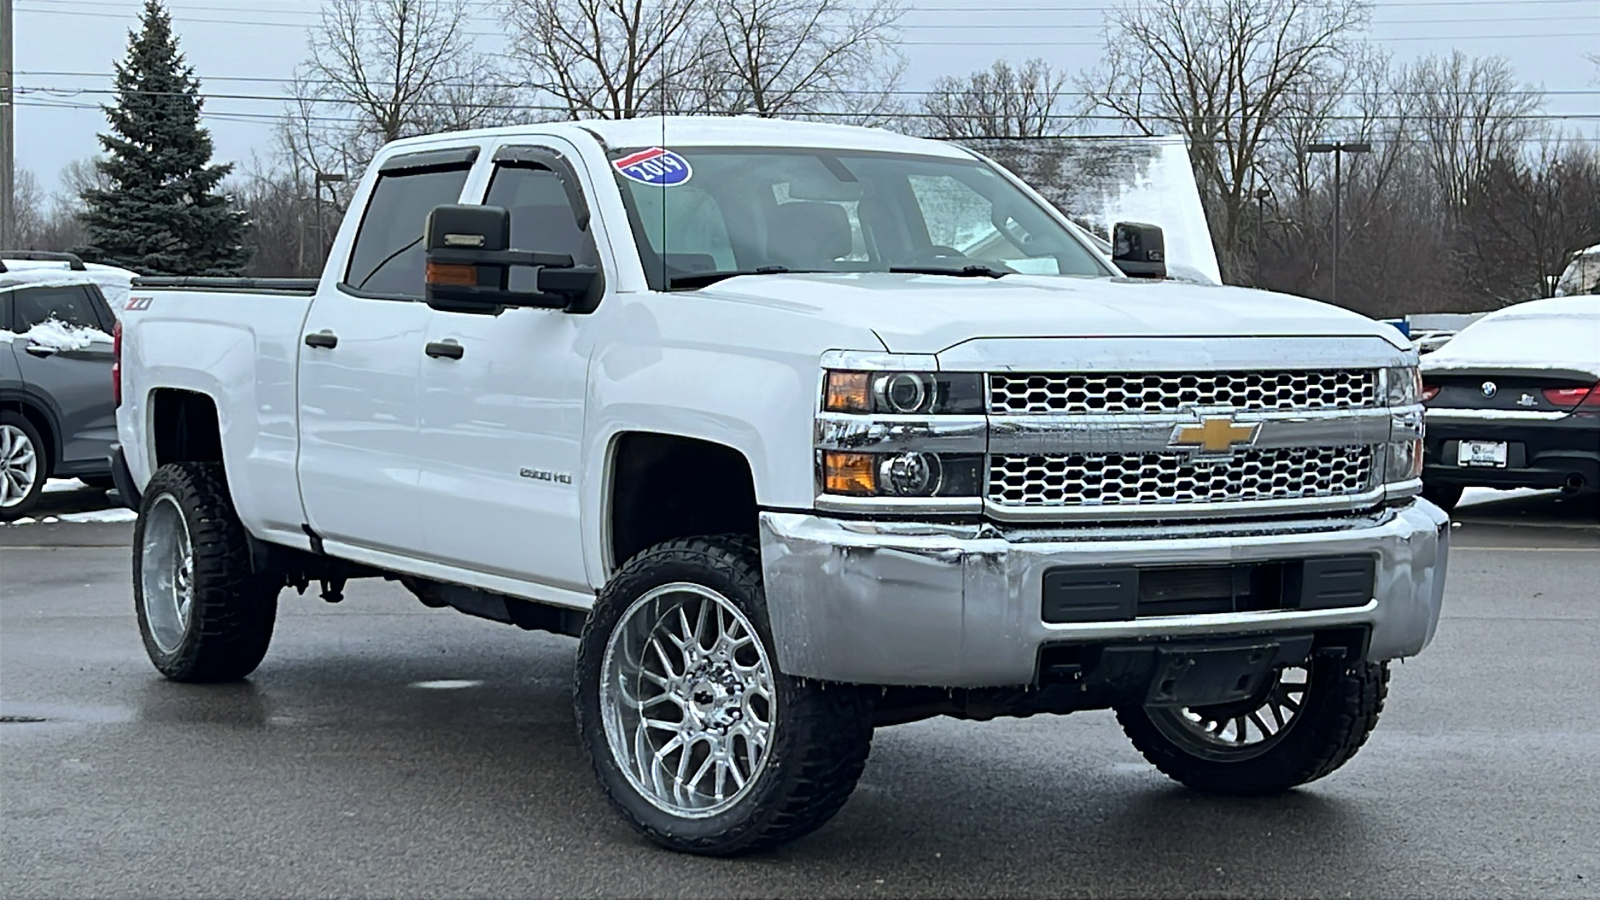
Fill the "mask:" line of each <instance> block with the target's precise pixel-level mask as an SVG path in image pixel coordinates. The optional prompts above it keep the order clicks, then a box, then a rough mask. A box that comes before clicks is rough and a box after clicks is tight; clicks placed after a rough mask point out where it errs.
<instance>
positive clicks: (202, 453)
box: [150, 389, 222, 467]
mask: <svg viewBox="0 0 1600 900" xmlns="http://www.w3.org/2000/svg"><path fill="white" fill-rule="evenodd" d="M150 405H151V410H152V412H153V421H152V436H153V437H154V439H155V448H156V460H155V462H156V466H157V467H160V466H164V465H166V464H167V463H176V462H222V426H221V423H220V420H219V419H218V418H217V404H216V402H215V401H213V400H212V399H211V398H210V397H207V396H206V395H205V394H196V393H194V392H193V391H179V390H170V389H169V390H159V391H155V392H153V393H152V394H151V395H150Z"/></svg>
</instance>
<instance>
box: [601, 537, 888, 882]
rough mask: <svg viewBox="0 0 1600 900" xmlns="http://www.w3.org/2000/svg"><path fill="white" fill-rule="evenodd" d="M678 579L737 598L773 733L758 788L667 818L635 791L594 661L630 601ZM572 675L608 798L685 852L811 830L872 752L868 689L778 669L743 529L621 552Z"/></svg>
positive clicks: (731, 850)
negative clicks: (766, 679) (753, 636)
mask: <svg viewBox="0 0 1600 900" xmlns="http://www.w3.org/2000/svg"><path fill="white" fill-rule="evenodd" d="M675 582H689V583H692V584H697V585H703V586H704V587H707V588H710V589H712V590H714V591H717V592H718V593H720V594H722V595H723V596H724V597H726V598H728V599H729V600H731V601H732V602H733V603H735V604H736V605H737V606H738V607H739V609H740V611H741V612H743V613H744V614H745V616H746V617H747V618H748V619H749V620H750V621H751V623H752V624H753V625H754V626H755V630H756V632H757V633H758V635H759V637H760V639H761V641H762V643H763V644H764V645H765V647H766V650H767V654H768V657H769V659H771V660H772V663H773V675H774V681H775V687H776V689H777V691H778V701H779V702H778V704H777V713H776V715H775V717H774V726H775V727H774V730H773V739H772V742H771V747H770V749H769V751H768V757H767V762H766V765H765V768H764V769H763V770H762V771H761V772H759V773H758V774H757V775H756V779H755V782H754V784H755V787H754V788H752V789H751V791H750V793H748V794H747V795H746V796H744V797H743V798H742V799H741V800H739V801H738V802H737V803H736V804H735V805H734V806H732V807H731V808H729V809H727V810H725V811H723V812H721V813H718V814H716V815H713V816H710V817H707V818H688V817H684V816H677V815H673V814H671V813H668V812H666V811H664V810H662V809H660V808H658V807H656V806H655V805H653V804H651V802H650V801H649V800H647V799H645V798H644V797H643V796H641V794H640V793H639V792H638V791H637V790H636V789H635V788H634V787H633V785H632V784H631V783H630V782H629V781H628V779H627V777H626V776H625V775H624V774H623V772H622V770H621V768H620V767H619V763H618V761H617V760H616V759H615V758H614V756H613V754H612V751H611V748H610V745H609V743H608V742H607V740H606V733H605V723H604V718H603V715H602V711H601V709H600V703H601V700H600V694H601V692H600V679H601V670H602V665H603V659H604V656H605V652H606V646H607V643H608V641H609V640H610V636H611V633H612V631H613V629H615V628H616V627H617V626H618V624H619V621H620V619H621V616H622V615H623V614H624V613H625V612H626V611H627V610H628V609H629V607H630V606H632V604H633V602H634V601H635V600H637V599H638V598H640V597H642V596H643V595H644V594H646V593H647V592H649V591H650V590H652V589H654V588H657V587H660V586H662V585H665V584H671V583H675ZM574 681H575V695H574V702H575V707H576V715H577V721H578V736H579V739H580V741H581V742H582V743H583V746H584V749H585V751H586V752H587V753H588V756H589V761H590V764H591V765H592V766H593V768H594V772H595V775H596V777H597V778H598V779H599V781H600V787H601V789H602V790H603V791H604V792H605V794H606V797H607V799H608V800H609V801H610V802H611V805H612V806H613V807H615V808H616V810H617V811H618V812H619V813H621V814H622V817H623V818H624V819H626V820H627V821H628V823H629V824H630V825H632V826H633V827H634V828H635V829H637V830H638V831H639V832H640V833H641V834H643V835H644V836H645V837H647V838H649V839H650V840H652V841H654V842H655V843H657V844H660V845H661V846H663V847H666V848H668V849H670V850H676V851H679V852H683V853H694V854H700V855H707V856H732V855H735V854H740V853H747V852H750V851H753V850H758V849H762V848H765V847H771V846H774V845H777V844H781V843H784V842H787V841H792V840H795V839H796V838H799V837H802V836H804V835H806V834H809V833H810V832H812V831H814V830H816V829H817V828H819V827H821V826H822V825H823V824H824V823H826V822H827V821H828V820H829V819H831V818H832V817H833V815H834V814H835V813H837V812H838V811H839V808H840V807H842V806H843V805H844V803H845V801H846V800H847V799H848V798H849V796H850V792H851V791H852V790H854V789H855V785H856V781H857V780H858V779H859V778H860V777H861V771H862V769H863V768H864V767H865V765H866V761H867V753H868V751H869V750H870V749H871V743H872V700H871V696H870V694H868V693H867V692H866V691H865V690H864V689H862V688H859V687H855V686H847V685H839V684H825V683H821V682H816V681H804V680H801V679H796V678H791V677H789V676H787V675H785V674H783V673H782V672H781V671H778V667H777V663H776V657H775V655H773V643H772V629H771V625H770V623H769V620H768V617H767V609H766V597H765V594H764V593H763V591H762V585H761V565H760V559H759V553H758V550H757V548H756V546H755V543H754V542H753V541H752V540H750V539H748V538H743V537H736V536H716V537H698V538H685V539H680V540H672V541H667V542H665V543H661V544H657V545H656V546H654V547H651V548H649V549H647V550H645V551H643V552H641V553H640V554H639V555H637V556H635V557H634V558H633V559H631V560H629V561H628V563H627V564H626V565H625V566H623V568H622V571H620V572H618V573H617V575H616V577H615V578H613V579H612V580H611V582H610V583H609V584H607V585H606V587H605V589H604V590H603V591H602V592H601V594H600V597H599V599H598V601H597V602H596V604H595V607H594V610H593V612H592V613H591V614H590V616H589V619H588V621H587V622H586V623H585V625H584V628H583V633H582V636H581V637H580V638H579V643H578V657H577V665H576V672H575V679H574Z"/></svg>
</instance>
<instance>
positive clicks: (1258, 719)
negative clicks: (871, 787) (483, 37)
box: [114, 118, 1448, 854]
mask: <svg viewBox="0 0 1600 900" xmlns="http://www.w3.org/2000/svg"><path fill="white" fill-rule="evenodd" d="M354 197H355V199H354V202H353V204H352V206H351V209H350V212H349V214H348V216H347V217H346V218H345V220H344V224H343V225H342V227H341V228H340V231H339V234H338V237H337V239H336V240H335V241H334V243H333V248H332V253H331V257H330V262H329V264H328V266H327V269H326V271H325V272H324V274H323V275H322V277H321V279H320V280H316V281H305V282H299V281H290V280H282V281H259V282H247V281H226V280H221V281H219V280H188V281H182V280H149V281H145V282H142V283H140V284H139V285H137V286H136V287H135V288H134V290H133V292H132V295H131V296H130V298H129V300H128V303H127V306H126V309H125V310H124V311H123V318H122V326H121V328H120V334H119V335H118V343H117V353H118V366H119V372H120V375H119V388H120V404H121V405H120V408H119V413H118V425H119V437H120V449H119V450H118V452H117V454H116V456H115V458H114V463H115V466H114V467H115V471H116V476H117V478H118V480H119V483H120V485H121V488H122V491H123V493H124V495H125V496H127V497H128V498H129V499H130V502H132V503H134V504H135V505H137V506H138V508H139V512H140V516H139V524H138V527H137V532H136V537H135V541H136V543H135V551H134V589H135V595H136V606H137V609H138V617H139V623H140V629H141V631H142V633H143V638H144V643H145V646H146V648H147V649H148V651H149V654H150V657H151V658H152V660H153V661H154V663H155V665H156V667H157V668H158V669H159V670H160V671H161V672H163V673H164V674H165V675H167V676H168V677H170V678H173V679H177V680H180V681H209V680H219V679H229V678H239V677H242V676H244V675H246V674H248V673H250V672H251V671H252V670H254V669H255V667H256V666H257V664H258V663H259V662H260V661H261V659H262V657H263V655H264V654H265V652H266V650H267V644H268V641H269V639H270V637H271V634H272V628H273V619H274V615H275V611H276V603H277V597H278V594H279V592H280V591H281V589H282V588H284V587H285V586H296V587H299V588H300V589H301V590H302V591H303V590H304V589H305V588H306V587H307V586H308V585H309V584H318V585H320V589H321V591H322V593H323V595H324V596H325V597H326V598H328V599H338V597H339V596H340V593H339V592H340V590H341V588H342V587H343V585H344V583H345V581H346V579H349V578H356V577H368V576H380V577H388V578H393V579H397V580H398V581H399V582H400V583H401V584H403V585H404V586H405V587H406V588H408V589H409V590H410V591H411V592H412V593H414V594H415V595H416V596H417V598H419V599H420V600H421V601H422V602H423V603H425V604H429V605H431V606H439V607H443V606H449V607H454V608H457V609H459V610H461V611H463V612H467V613H471V614H473V615H477V616H483V617H487V618H490V619H496V620H499V621H503V622H506V623H510V624H514V625H518V626H521V627H523V628H529V629H543V630H548V631H554V632H559V633H564V634H568V635H573V636H576V637H577V638H578V651H577V664H576V675H575V691H576V709H577V722H578V728H579V729H580V733H581V739H582V743H583V744H584V746H585V747H586V748H587V750H588V752H589V755H590V757H591V759H592V761H593V766H594V770H595V772H596V774H597V776H598V778H599V781H600V784H601V786H602V787H603V789H604V791H605V793H606V794H607V795H608V796H609V798H610V800H611V802H612V803H613V804H614V805H615V807H616V809H617V810H618V811H619V812H620V813H621V814H622V815H623V816H624V817H626V818H627V820H628V821H629V822H630V823H632V825H633V826H635V827H636V828H637V829H638V830H639V831H641V832H642V833H644V834H645V835H647V836H648V837H649V838H651V839H653V840H655V841H657V842H659V843H661V844H663V845H665V846H667V847H671V848H674V849H678V850H683V851H688V852H695V853H706V854H732V853H737V852H741V851H744V850H749V849H752V848H755V847H760V846H765V845H771V844H774V843H777V842H780V841H784V840H789V839H792V838H795V837H798V836H800V835H802V834H805V833H807V832H808V831H810V830H812V829H815V828H817V827H818V826H820V825H821V824H822V823H823V822H825V821H826V820H827V819H828V818H829V817H830V816H831V815H832V814H833V813H834V812H835V811H837V810H838V809H839V807H840V806H841V805H842V804H843V803H844V802H845V799H846V798H847V797H848V795H849V794H850V792H851V790H852V788H853V787H854V785H855V782H856V780H857V778H858V776H859V775H860V774H861V771H862V767H863V765H864V763H865V761H866V757H867V752H868V747H869V744H870V741H871V737H872V731H873V728H874V727H877V726H884V725H892V724H896V723H901V722H909V721H913V720H917V719H923V718H927V717H931V716H936V715H949V716H956V717H962V718H969V719H989V718H992V717H995V716H1026V715H1031V714H1035V713H1067V712H1072V711H1077V710H1089V709H1108V708H1109V709H1115V710H1116V715H1117V717H1118V719H1119V720H1120V722H1121V724H1122V726H1123V728H1124V729H1125V730H1126V732H1127V734H1128V736H1129V737H1130V738H1131V739H1132V741H1133V742H1134V744H1135V745H1136V746H1137V747H1138V749H1139V750H1140V751H1141V752H1142V753H1143V754H1144V755H1145V756H1146V757H1147V758H1148V759H1149V760H1150V761H1151V762H1152V763H1153V764H1154V765H1155V766H1156V767H1158V768H1159V769H1160V770H1161V771H1163V772H1165V773H1167V774H1168V775H1170V776H1172V777H1173V778H1175V779H1177V780H1179V781H1181V782H1183V783H1184V784H1187V785H1190V786H1192V787H1194V788H1196V789H1200V790H1204V791H1213V792H1221V793H1229V794H1270V793H1276V792H1281V791H1284V790H1287V789H1289V788H1292V787H1295V786H1296V785H1299V784H1303V783H1305V782H1308V781H1311V780H1313V779H1316V778H1319V777H1321V776H1323V775H1326V774H1328V773H1330V772H1332V771H1333V770H1335V769H1337V768H1338V767H1339V766H1341V765H1342V764H1343V763H1344V762H1345V761H1347V760H1348V759H1349V758H1350V757H1351V756H1352V755H1353V754H1354V753H1355V752H1356V750H1357V749H1358V748H1359V747H1360V746H1361V744H1362V742H1363V741H1364V740H1365V739H1366V737H1367V735H1368V733H1369V732H1370V730H1371V729H1372V728H1373V726H1374V725H1375V723H1376V721H1377V718H1378V714H1379V711H1380V709H1381V707H1382V704H1383V699H1384V695H1385V691H1386V687H1387V679H1388V672H1387V664H1388V661H1389V660H1391V659H1395V658H1398V657H1404V656H1409V655H1412V654H1415V653H1417V652H1419V651H1420V650H1422V649H1423V647H1425V646H1426V645H1427V644H1428V642H1429V641H1430V639H1431V638H1432V637H1433V633H1434V629H1435V626H1436V624H1437V621H1438V616H1439V608H1440V600H1441V595H1442V593H1443V587H1444V575H1445V557H1446V544H1447V535H1448V530H1447V524H1448V520H1447V518H1446V516H1445V515H1444V514H1443V513H1442V512H1440V510H1439V509H1438V508H1437V507H1435V506H1433V505H1432V504H1430V503H1428V502H1426V501H1424V500H1422V499H1420V498H1419V497H1418V492H1419V490H1420V488H1421V482H1420V481H1419V478H1418V476H1419V469H1420V466H1421V454H1420V451H1419V444H1420V439H1421V437H1422V407H1421V405H1420V403H1419V398H1418V393H1419V384H1418V379H1417V374H1416V364H1417V357H1416V353H1415V351H1414V350H1412V349H1411V347H1410V345H1409V344H1408V343H1407V342H1406V341H1405V340H1404V339H1403V338H1401V337H1400V335H1399V334H1398V333H1397V332H1395V331H1394V330H1393V329H1391V328H1389V327H1387V326H1384V325H1379V324H1377V323H1374V322H1372V321H1370V320H1368V319H1365V318H1363V317H1361V316H1359V315H1355V314H1353V313H1350V312H1346V311H1344V310H1340V309H1336V308H1333V307H1329V306H1325V305H1323V304H1320V303H1315V302H1312V301H1309V300H1304V299H1299V298H1295V297H1287V296H1279V295H1273V294H1267V293H1261V292H1256V291H1248V290H1240V289H1234V288H1226V287H1215V286H1201V285H1194V284H1181V283H1177V282H1174V281H1170V280H1164V279H1163V278H1162V277H1160V276H1161V275H1162V269H1163V266H1162V262H1161V260H1162V253H1161V234H1160V231H1159V229H1156V228H1154V227H1152V226H1147V225H1137V224H1130V225H1126V226H1119V227H1118V229H1117V234H1116V240H1115V242H1114V243H1115V245H1116V252H1117V254H1118V255H1117V257H1116V258H1115V259H1113V258H1112V257H1108V256H1106V255H1104V254H1102V253H1101V252H1100V251H1099V250H1097V249H1095V248H1094V245H1093V244H1092V243H1091V241H1090V240H1089V239H1088V238H1087V237H1086V235H1084V234H1083V233H1082V232H1081V231H1079V230H1078V229H1076V228H1075V227H1074V226H1073V225H1071V224H1070V223H1069V222H1068V221H1067V219H1066V218H1065V217H1063V216H1062V215H1061V214H1060V213H1059V212H1057V211H1056V210H1054V209H1052V208H1051V207H1050V206H1049V204H1047V203H1045V202H1043V201H1042V200H1041V199H1040V197H1039V195H1038V194H1036V193H1035V192H1034V191H1032V190H1031V189H1029V188H1028V187H1027V186H1026V185H1024V184H1022V183H1021V182H1020V181H1018V180H1017V179H1016V178H1014V177H1013V176H1011V175H1010V174H1009V173H1007V172H1006V171H1004V170H1003V169H1000V168H999V167H997V166H995V165H993V164H991V163H990V162H988V161H987V160H985V159H984V158H982V157H980V156H977V155H975V154H973V153H971V152H969V151H967V150H964V149H962V148H961V147H958V146H955V145H952V144H946V143H937V142H930V141H923V140H917V139H912V138H907V137H902V136H898V135H894V134H890V133H886V132H881V131H874V130H866V129H855V128H844V127H831V126H821V125H811V124H799V123H792V122H771V121H761V120H751V119H744V118H737V119H713V118H668V119H648V120H635V121H623V122H589V123H575V124H555V125H540V126H529V127H518V128H512V129H502V130H494V131H480V132H465V133H457V134H449V135H442V136H435V137H427V138H418V139H413V140H406V141H401V142H398V143H395V144H393V145H391V146H389V147H387V148H385V149H384V150H383V151H382V152H381V153H380V154H379V156H378V158H377V159H376V161H375V162H374V163H373V164H372V166H371V168H370V170H369V171H368V172H367V173H366V175H365V177H364V179H363V180H362V181H361V183H360V185H359V187H358V189H357V190H356V193H355V195H354ZM1119 268H1120V269H1121V270H1122V271H1121V272H1119ZM1125 273H1126V274H1125Z"/></svg>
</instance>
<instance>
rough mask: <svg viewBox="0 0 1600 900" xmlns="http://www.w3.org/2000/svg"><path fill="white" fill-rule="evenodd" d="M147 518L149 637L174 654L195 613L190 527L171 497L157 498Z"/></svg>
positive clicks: (144, 593)
mask: <svg viewBox="0 0 1600 900" xmlns="http://www.w3.org/2000/svg"><path fill="white" fill-rule="evenodd" d="M145 516H146V521H145V524H144V545H143V546H142V547H140V548H139V553H140V554H141V558H140V575H141V578H140V583H139V599H140V602H141V603H142V604H144V618H145V621H146V622H147V623H148V624H149V628H150V638H151V639H152V640H153V641H155V644H156V647H157V648H159V649H160V650H161V652H162V653H172V652H173V651H175V650H177V649H178V645H179V644H180V643H182V642H183V636H184V634H185V633H187V632H188V630H189V620H190V617H191V616H192V615H193V613H194V548H193V546H192V545H191V544H190V542H189V524H188V522H186V521H184V518H183V510H182V509H180V508H179V507H178V501H177V500H175V499H174V498H173V497H172V495H171V494H164V495H162V496H160V497H157V498H156V500H155V502H154V503H153V504H151V506H150V509H149V510H148V511H147V512H146V513H145Z"/></svg>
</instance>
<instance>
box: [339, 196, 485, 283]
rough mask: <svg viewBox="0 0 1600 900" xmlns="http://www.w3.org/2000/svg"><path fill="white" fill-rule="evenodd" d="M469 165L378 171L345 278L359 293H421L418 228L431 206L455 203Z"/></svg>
mask: <svg viewBox="0 0 1600 900" xmlns="http://www.w3.org/2000/svg"><path fill="white" fill-rule="evenodd" d="M470 171H471V167H470V166H459V167H453V168H449V169H442V170H441V169H435V170H432V171H412V172H404V171H402V172H395V173H393V174H386V175H381V176H379V178H378V183H377V185H376V186H374V187H373V189H372V200H371V201H370V202H368V203H367V211H366V214H365V215H364V216H362V218H361V230H360V231H358V232H356V242H355V247H354V248H353V249H352V250H351V251H350V268H349V269H348V270H347V271H346V272H345V278H344V280H345V284H346V285H348V286H350V287H352V288H354V289H355V290H358V291H362V292H364V293H371V294H382V295H384V296H390V297H407V298H412V299H417V300H420V299H422V279H423V271H422V269H423V262H424V259H423V257H424V253H423V249H422V231H423V228H424V227H426V225H427V221H428V213H430V212H432V211H433V208H434V207H435V206H443V205H444V204H447V203H457V202H459V201H460V200H461V189H462V187H463V186H465V185H466V183H467V174H468V173H469V172H470Z"/></svg>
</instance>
